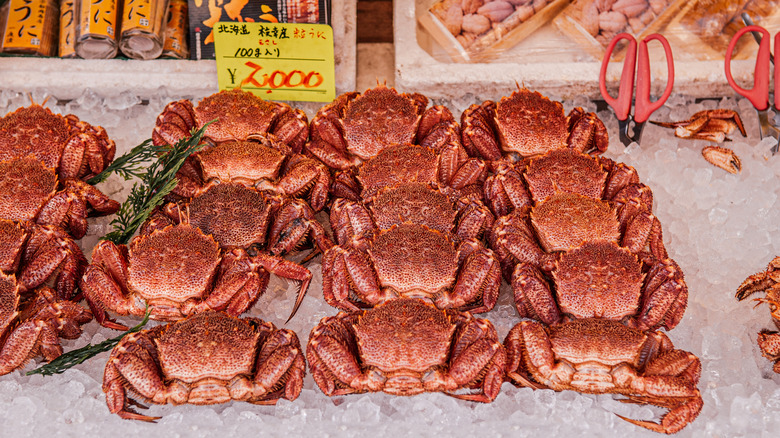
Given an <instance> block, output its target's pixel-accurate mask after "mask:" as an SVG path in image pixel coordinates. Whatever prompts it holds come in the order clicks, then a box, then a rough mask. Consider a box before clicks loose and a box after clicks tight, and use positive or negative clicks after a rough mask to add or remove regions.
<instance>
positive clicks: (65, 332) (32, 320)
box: [0, 272, 92, 375]
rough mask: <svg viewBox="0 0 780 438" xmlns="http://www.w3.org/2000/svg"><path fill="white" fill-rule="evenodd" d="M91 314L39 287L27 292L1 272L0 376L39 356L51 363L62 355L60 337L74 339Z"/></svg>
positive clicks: (90, 318) (79, 333) (46, 288)
mask: <svg viewBox="0 0 780 438" xmlns="http://www.w3.org/2000/svg"><path fill="white" fill-rule="evenodd" d="M91 320H92V314H91V313H90V312H89V311H88V310H87V309H85V308H83V307H81V306H80V305H78V304H76V303H74V302H72V301H70V300H63V299H59V298H57V297H56V296H55V293H54V291H53V290H51V289H49V288H48V287H45V286H42V287H39V288H36V289H34V290H29V291H28V290H26V289H25V288H24V287H22V285H20V284H18V283H17V281H16V277H15V276H13V275H6V274H4V273H2V272H0V375H5V374H8V373H10V372H11V371H13V370H15V369H18V368H21V367H23V366H24V365H25V363H26V362H27V361H28V360H30V359H31V358H33V357H35V356H38V355H42V356H43V357H44V359H46V360H48V361H51V360H54V359H56V358H57V357H59V356H60V355H61V354H62V346H61V345H60V341H59V340H60V338H65V339H76V338H78V337H79V336H80V335H81V325H83V324H86V323H87V322H89V321H91Z"/></svg>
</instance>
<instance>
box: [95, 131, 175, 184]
mask: <svg viewBox="0 0 780 438" xmlns="http://www.w3.org/2000/svg"><path fill="white" fill-rule="evenodd" d="M166 149H168V146H155V145H153V144H152V140H151V139H148V140H146V141H144V142H143V143H141V144H139V145H138V146H136V147H134V148H133V149H131V150H130V151H129V152H128V153H126V154H124V155H122V156H121V157H118V158H116V159H114V161H112V162H111V164H109V165H108V167H106V168H105V170H103V171H102V172H100V173H99V174H97V175H95V176H93V177H92V178H90V179H88V180H87V184H92V185H95V184H99V183H102V182H103V181H105V180H106V179H107V178H108V176H109V175H111V174H112V173H116V174H118V175H119V176H121V177H122V178H124V180H125V181H127V180H129V179H130V178H138V179H141V178H143V175H144V173H145V172H146V166H145V164H146V163H147V162H149V161H152V160H154V159H156V158H157V157H159V156H160V155H161V154H163V153H165V151H166Z"/></svg>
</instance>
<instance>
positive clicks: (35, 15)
mask: <svg viewBox="0 0 780 438" xmlns="http://www.w3.org/2000/svg"><path fill="white" fill-rule="evenodd" d="M47 7H48V6H47V0H10V4H9V9H8V21H7V24H6V28H5V33H4V34H3V50H5V51H14V52H30V53H36V52H38V51H39V50H40V49H41V47H42V46H43V45H44V32H45V31H46V29H45V18H46V14H47V10H46V9H47ZM48 12H49V13H51V11H48Z"/></svg>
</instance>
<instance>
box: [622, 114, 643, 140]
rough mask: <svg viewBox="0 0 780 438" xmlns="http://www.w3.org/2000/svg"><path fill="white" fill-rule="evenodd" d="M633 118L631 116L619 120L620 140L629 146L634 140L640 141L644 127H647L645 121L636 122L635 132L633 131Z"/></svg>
mask: <svg viewBox="0 0 780 438" xmlns="http://www.w3.org/2000/svg"><path fill="white" fill-rule="evenodd" d="M631 122H632V119H631V118H630V117H629V118H628V119H626V120H618V130H619V134H620V142H621V143H623V144H624V145H626V146H628V145H630V144H631V143H633V142H637V143H639V139H640V138H642V128H644V127H645V122H641V123H636V122H634V129H633V134H632V133H631V132H630V131H631Z"/></svg>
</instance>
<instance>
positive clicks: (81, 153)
mask: <svg viewBox="0 0 780 438" xmlns="http://www.w3.org/2000/svg"><path fill="white" fill-rule="evenodd" d="M115 153H116V145H115V144H114V142H113V140H111V139H109V138H108V134H106V131H105V129H103V128H102V127H100V126H92V125H90V124H89V123H86V122H83V121H80V120H79V118H78V117H76V116H74V115H73V114H68V115H66V116H61V115H58V114H54V113H52V112H51V110H50V109H48V108H44V107H43V106H41V105H36V104H33V105H31V106H29V107H24V108H19V109H17V110H16V111H14V112H12V113H10V114H7V115H6V116H5V117H3V118H2V119H0V161H10V160H13V159H15V158H24V157H26V156H28V155H33V156H35V158H36V159H38V160H39V161H41V162H42V163H43V164H44V165H45V166H46V167H49V168H52V169H55V170H56V172H57V175H59V177H60V178H78V179H82V180H86V179H89V178H91V177H92V176H95V175H97V174H98V173H100V172H102V171H103V170H104V169H105V168H106V167H107V166H108V164H109V163H111V161H112V160H113V159H114V154H115Z"/></svg>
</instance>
